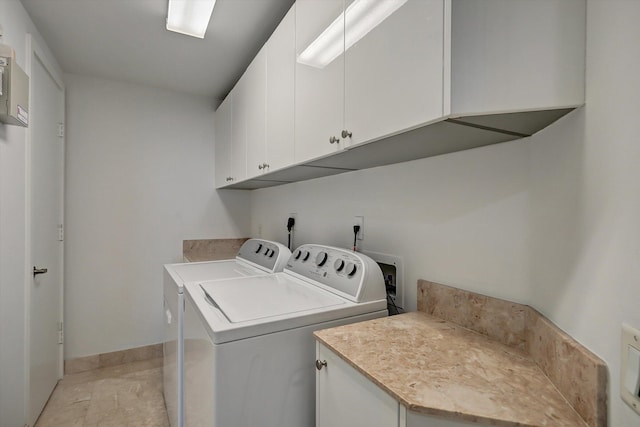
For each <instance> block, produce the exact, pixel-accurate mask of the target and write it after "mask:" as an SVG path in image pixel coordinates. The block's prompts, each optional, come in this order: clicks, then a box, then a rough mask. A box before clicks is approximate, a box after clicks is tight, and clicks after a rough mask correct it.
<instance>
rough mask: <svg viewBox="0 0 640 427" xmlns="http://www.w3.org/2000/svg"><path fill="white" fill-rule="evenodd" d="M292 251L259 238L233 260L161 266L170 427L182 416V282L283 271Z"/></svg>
mask: <svg viewBox="0 0 640 427" xmlns="http://www.w3.org/2000/svg"><path fill="white" fill-rule="evenodd" d="M290 255H291V251H290V250H289V249H288V248H287V247H286V246H284V245H282V244H280V243H277V242H271V241H268V240H261V239H249V240H247V241H246V242H245V243H244V244H243V245H242V246H241V247H240V250H239V251H238V254H237V256H236V258H235V259H230V260H223V261H207V262H192V263H183V264H166V265H165V266H164V278H163V286H164V309H165V331H164V344H163V353H164V367H163V377H164V379H163V380H164V398H165V403H166V406H167V413H168V415H169V422H170V424H171V427H182V426H183V425H184V417H183V403H182V396H183V391H182V389H183V370H182V367H183V363H182V358H183V354H184V351H183V341H182V333H183V326H182V323H183V313H184V299H183V298H184V296H183V287H184V284H185V283H189V282H202V281H206V280H219V279H227V278H232V277H249V276H259V275H265V274H270V273H274V272H278V271H282V269H283V268H284V265H285V264H286V262H287V260H288V259H289V256H290Z"/></svg>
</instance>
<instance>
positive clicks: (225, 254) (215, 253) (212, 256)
mask: <svg viewBox="0 0 640 427" xmlns="http://www.w3.org/2000/svg"><path fill="white" fill-rule="evenodd" d="M247 240H248V238H247V237H244V238H240V239H200V240H183V241H182V256H183V258H184V262H200V261H218V260H223V259H233V258H235V257H236V255H237V254H238V251H239V250H240V246H242V244H243V243H244V242H246V241H247Z"/></svg>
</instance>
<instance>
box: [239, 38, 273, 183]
mask: <svg viewBox="0 0 640 427" xmlns="http://www.w3.org/2000/svg"><path fill="white" fill-rule="evenodd" d="M266 52H267V49H266V48H265V47H263V48H262V49H261V50H260V52H258V55H256V57H255V58H254V59H253V61H252V62H251V65H249V68H247V71H246V72H245V73H244V75H243V76H242V80H243V84H244V87H245V90H246V91H247V94H248V95H249V96H248V99H247V104H246V105H245V106H244V113H245V115H246V124H245V126H246V134H247V176H246V177H247V178H253V177H254V176H256V175H261V174H262V173H263V172H264V171H265V167H264V165H265V163H266V153H265V131H266V119H267V117H266V111H265V107H266V91H267V68H266V66H267V54H266Z"/></svg>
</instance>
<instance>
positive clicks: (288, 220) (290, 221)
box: [287, 216, 296, 250]
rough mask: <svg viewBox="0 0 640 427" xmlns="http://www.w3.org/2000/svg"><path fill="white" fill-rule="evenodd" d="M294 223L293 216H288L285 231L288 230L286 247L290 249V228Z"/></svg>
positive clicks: (291, 228)
mask: <svg viewBox="0 0 640 427" xmlns="http://www.w3.org/2000/svg"><path fill="white" fill-rule="evenodd" d="M294 225H296V219H295V218H294V217H291V216H290V217H289V219H287V231H288V232H289V237H288V242H287V247H288V248H289V250H291V230H293V226H294Z"/></svg>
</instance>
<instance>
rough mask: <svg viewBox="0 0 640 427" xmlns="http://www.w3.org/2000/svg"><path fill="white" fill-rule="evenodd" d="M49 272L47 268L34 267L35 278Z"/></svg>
mask: <svg viewBox="0 0 640 427" xmlns="http://www.w3.org/2000/svg"><path fill="white" fill-rule="evenodd" d="M47 271H49V270H48V269H46V268H36V267H35V266H34V267H33V276H34V277H35V276H37V275H38V274H44V273H46V272H47Z"/></svg>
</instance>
